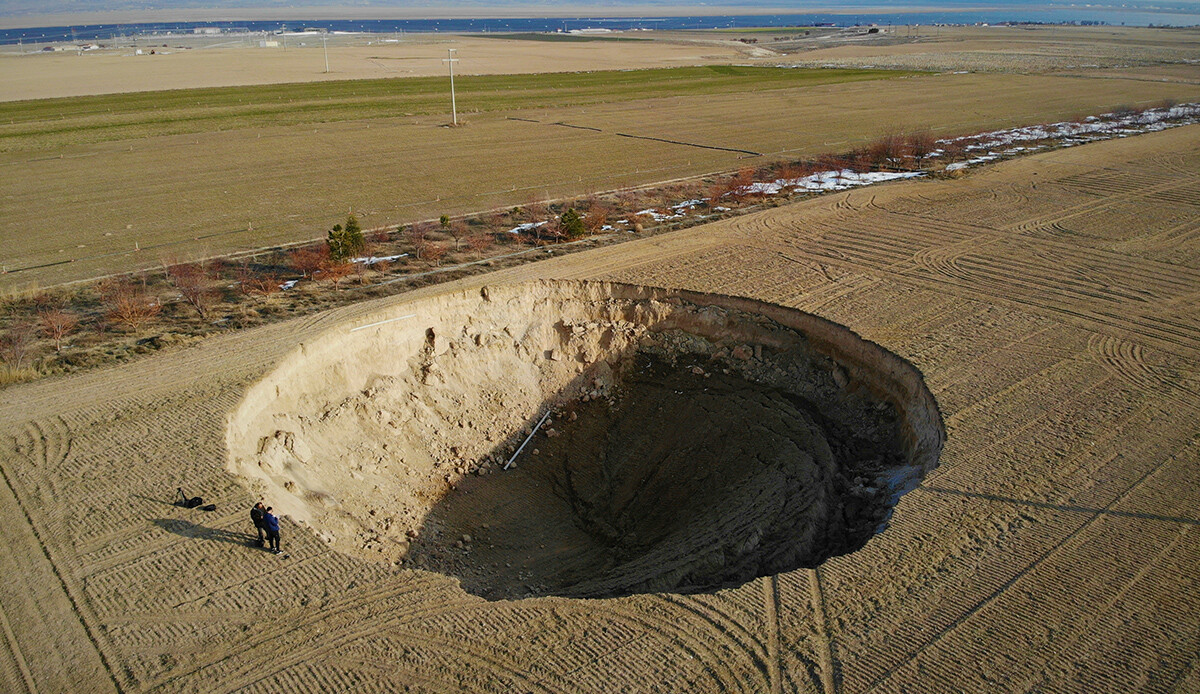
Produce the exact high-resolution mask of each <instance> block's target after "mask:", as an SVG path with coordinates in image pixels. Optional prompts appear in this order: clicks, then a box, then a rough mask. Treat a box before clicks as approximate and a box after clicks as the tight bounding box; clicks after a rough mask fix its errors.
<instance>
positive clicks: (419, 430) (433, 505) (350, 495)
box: [229, 282, 944, 598]
mask: <svg viewBox="0 0 1200 694" xmlns="http://www.w3.org/2000/svg"><path fill="white" fill-rule="evenodd" d="M406 311H409V312H408V313H406V314H403V315H399V316H393V317H382V318H381V321H382V322H381V321H371V322H364V325H361V326H358V328H357V329H353V330H345V329H342V330H338V331H331V333H330V334H327V335H324V336H322V337H320V338H318V339H317V340H315V341H313V343H310V344H306V345H304V346H302V347H301V349H300V350H299V353H298V354H297V355H294V359H293V360H289V361H288V362H286V363H285V364H284V365H283V366H282V367H281V368H280V369H279V370H278V371H277V372H276V373H275V374H272V375H271V376H269V377H268V378H267V379H266V380H264V381H263V382H262V383H260V385H259V386H257V387H256V388H255V389H253V390H252V391H251V393H250V394H249V395H248V396H247V398H246V401H245V402H244V403H243V406H242V407H241V408H240V410H239V412H238V413H237V414H235V416H234V418H233V419H232V421H231V426H230V435H229V446H230V450H231V453H232V459H231V461H232V463H231V464H232V467H233V469H234V470H235V471H236V472H237V473H239V474H240V475H242V476H244V477H247V478H249V479H250V480H251V482H252V484H254V485H257V486H259V488H260V489H261V490H262V491H263V492H264V493H266V494H268V495H269V496H270V497H271V498H273V499H277V500H280V501H279V502H278V505H279V506H280V507H281V508H283V509H284V510H285V512H287V513H289V514H291V515H292V516H293V517H294V518H297V519H300V520H302V521H305V522H308V523H309V524H311V525H312V526H313V527H314V528H316V529H317V530H318V531H319V532H320V533H321V534H322V536H323V537H325V539H326V540H327V541H328V542H330V543H331V544H333V546H334V547H335V548H338V549H340V550H342V551H345V552H350V553H354V554H358V555H362V556H366V557H370V558H374V559H378V560H383V561H390V562H395V563H402V564H407V565H410V566H414V567H417V568H423V569H428V570H433V571H438V572H441V573H444V574H446V575H451V576H455V577H457V578H458V579H459V580H460V581H461V583H462V585H463V588H464V589H465V590H467V591H468V592H471V593H474V594H477V595H482V596H485V597H489V598H514V597H525V596H532V595H544V594H556V595H565V596H573V597H610V596H617V595H627V594H631V593H638V592H661V591H676V592H696V591H702V590H709V589H712V588H716V587H719V586H725V585H730V584H737V583H741V582H745V581H747V580H750V579H753V578H756V577H758V576H763V575H771V574H775V573H780V572H784V571H788V570H791V569H795V568H798V567H802V566H814V565H816V564H819V563H820V562H821V561H823V560H824V559H826V558H828V557H830V556H836V555H838V554H843V553H846V552H849V551H853V550H855V549H857V548H859V547H861V546H862V545H863V544H864V543H865V542H866V541H867V540H868V539H870V537H871V536H872V535H873V534H874V533H875V532H877V531H878V530H880V529H882V528H883V526H884V525H885V523H886V520H887V518H888V516H889V515H890V512H891V508H892V506H893V505H894V504H895V502H896V500H897V499H898V498H899V496H900V494H902V493H903V492H905V491H907V490H908V489H910V488H912V487H913V486H915V485H916V484H917V483H918V482H919V481H920V479H921V478H922V477H923V476H924V474H925V473H927V472H928V470H930V469H932V467H933V466H934V465H936V461H937V456H938V453H939V452H940V449H941V444H942V441H943V440H944V430H943V429H942V424H941V419H940V416H939V415H938V413H937V409H936V405H935V404H934V402H933V399H932V396H930V395H929V393H928V391H927V390H926V389H925V387H924V384H923V383H922V381H921V379H920V376H919V374H918V373H917V372H916V370H915V369H913V368H912V367H911V365H909V364H908V363H907V362H904V361H903V360H901V359H899V358H898V357H895V356H894V355H891V354H890V353H888V352H886V351H885V350H883V349H881V348H879V347H878V346H877V345H874V344H871V343H868V342H865V341H863V340H862V339H861V338H859V337H858V336H856V335H854V334H853V333H851V332H850V331H849V330H847V329H845V328H842V327H840V326H836V325H834V324H832V323H829V322H827V321H823V320H821V319H818V318H816V317H814V316H811V315H808V314H804V313H801V312H799V311H794V310H790V309H783V308H781V307H778V306H770V305H766V304H759V303H757V302H752V301H748V300H743V299H734V298H730V297H718V296H711V295H700V294H692V293H688V292H669V291H666V290H656V289H649V288H643V287H630V286H626V285H613V284H595V283H573V282H556V283H539V284H534V285H522V286H518V287H499V288H487V289H485V290H484V291H483V292H482V293H478V294H474V295H465V294H458V295H450V296H444V297H437V298H435V299H431V300H428V301H426V302H422V303H420V304H414V305H412V306H410V307H408V308H406ZM547 411H549V412H550V413H551V414H550V418H549V420H548V421H546V422H545V423H544V424H543V425H542V427H541V428H540V429H538V431H537V432H536V433H535V434H534V436H533V437H532V439H531V440H530V441H529V443H528V444H527V445H526V447H525V448H524V449H523V450H522V451H521V453H520V455H519V456H518V457H517V458H516V464H515V465H514V466H512V467H511V468H510V469H508V470H504V469H503V463H504V462H506V461H508V460H509V459H510V457H512V455H513V453H514V451H515V450H516V449H517V447H518V446H519V445H520V444H521V443H522V442H523V441H525V439H526V438H527V436H528V434H529V433H530V432H531V431H533V428H534V427H533V425H534V424H535V423H536V422H538V421H540V420H541V419H542V415H543V413H545V412H547Z"/></svg>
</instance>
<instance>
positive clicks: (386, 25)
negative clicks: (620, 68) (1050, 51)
mask: <svg viewBox="0 0 1200 694" xmlns="http://www.w3.org/2000/svg"><path fill="white" fill-rule="evenodd" d="M1005 22H1039V23H1046V24H1079V23H1089V24H1110V25H1127V26H1200V13H1185V12H1148V11H1145V10H1138V9H1129V10H1125V9H1120V8H1112V9H1105V8H1098V7H1069V8H1052V9H1037V8H1028V7H1012V8H997V9H992V10H954V9H947V10H938V11H932V12H864V13H861V14H820V13H803V14H795V13H793V14H774V15H728V16H712V17H577V18H561V17H528V18H505V19H495V18H493V19H377V20H305V21H301V20H296V21H230V22H164V23H146V24H95V25H86V26H57V27H39V28H25V29H3V30H0V45H5V44H16V43H50V42H59V41H108V40H114V39H117V38H121V37H147V36H153V35H162V34H169V33H174V34H191V33H192V32H193V30H195V29H201V28H219V29H222V30H225V31H230V32H266V33H270V32H276V31H295V30H301V29H324V30H327V31H333V32H362V33H377V34H399V33H435V32H445V33H485V32H486V33H521V32H544V31H571V30H579V29H611V30H613V31H622V30H630V29H653V30H660V31H666V30H679V29H722V28H738V27H780V28H783V27H797V26H838V27H847V26H860V25H871V24H876V25H880V26H888V25H907V24H923V25H930V24H1001V23H1005Z"/></svg>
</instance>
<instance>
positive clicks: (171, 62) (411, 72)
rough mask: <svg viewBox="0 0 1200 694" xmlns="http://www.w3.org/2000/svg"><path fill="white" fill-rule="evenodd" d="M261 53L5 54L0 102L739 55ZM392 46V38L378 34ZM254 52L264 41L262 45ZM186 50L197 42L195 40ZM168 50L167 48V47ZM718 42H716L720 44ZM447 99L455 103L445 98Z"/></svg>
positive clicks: (484, 50) (512, 45) (686, 48)
mask: <svg viewBox="0 0 1200 694" xmlns="http://www.w3.org/2000/svg"><path fill="white" fill-rule="evenodd" d="M271 38H272V39H273V40H277V41H280V42H281V44H280V46H279V47H278V48H256V47H250V46H247V45H246V39H244V38H240V39H228V40H226V43H229V44H233V45H232V46H230V45H224V46H222V45H216V46H214V47H211V48H207V47H203V46H201V47H197V48H192V49H190V50H177V49H173V48H172V46H174V45H175V44H176V43H178V42H177V41H176V42H173V41H171V40H169V39H164V40H163V41H162V42H160V43H159V44H158V46H157V48H156V49H155V50H156V53H155V55H150V54H149V51H150V46H149V45H148V44H149V40H148V39H142V40H141V41H140V42H139V45H141V46H142V50H143V54H142V55H136V54H135V50H136V49H134V48H133V47H129V48H119V49H118V48H114V49H106V50H101V51H96V52H88V53H84V54H83V55H79V54H77V53H75V52H61V53H46V54H42V53H35V54H28V53H16V52H14V51H12V50H9V51H6V52H3V53H0V66H3V67H2V68H0V100H4V101H14V100H19V99H44V98H51V97H64V96H82V95H85V94H114V93H124V92H134V91H146V90H155V89H191V88H196V87H230V86H240V85H250V84H278V83H281V82H316V81H321V80H349V79H373V78H380V77H428V76H432V75H439V76H440V75H447V74H448V73H447V70H446V64H445V63H444V62H442V59H443V58H445V57H446V55H447V53H446V49H448V48H453V49H455V50H457V51H458V55H457V56H455V57H457V58H458V59H459V62H458V63H457V64H456V65H455V69H454V72H455V74H458V75H488V74H508V75H511V74H523V73H531V72H574V71H580V70H624V69H635V68H655V67H679V66H681V65H702V64H706V63H713V62H723V63H727V62H729V61H731V60H734V59H737V58H738V57H739V56H740V55H741V53H740V52H739V50H738V49H737V48H736V47H734V46H733V45H731V44H729V43H725V44H723V45H722V44H716V45H713V44H679V43H666V42H662V41H642V40H630V41H619V42H617V41H594V42H581V43H573V42H562V41H553V42H551V41H520V40H510V39H497V38H479V37H472V36H439V35H436V34H411V35H404V36H403V37H401V38H400V39H398V40H396V41H395V42H388V43H377V44H375V45H364V44H366V43H367V41H368V40H369V39H368V38H366V37H357V36H356V37H337V36H335V37H332V40H331V41H329V42H328V46H327V48H328V51H329V71H328V72H326V71H325V52H324V51H323V50H322V46H321V39H320V36H289V37H288V38H287V41H288V46H287V48H286V50H285V49H284V47H283V45H282V39H281V38H280V37H271ZM378 38H379V39H380V40H382V39H384V38H394V37H391V36H385V35H380V36H379V37H378ZM253 40H254V42H255V44H257V42H258V40H259V39H258V37H255V38H254V39H253ZM184 41H188V42H190V41H189V40H188V39H184ZM164 42H165V43H167V44H169V45H168V47H167V48H163V47H162V45H161V44H162V43H164ZM714 43H716V42H714ZM447 98H449V97H448V96H447Z"/></svg>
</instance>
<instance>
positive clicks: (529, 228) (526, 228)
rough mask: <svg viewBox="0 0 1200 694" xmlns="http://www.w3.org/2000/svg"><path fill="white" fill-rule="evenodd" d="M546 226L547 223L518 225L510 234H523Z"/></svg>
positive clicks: (510, 230)
mask: <svg viewBox="0 0 1200 694" xmlns="http://www.w3.org/2000/svg"><path fill="white" fill-rule="evenodd" d="M544 226H546V222H525V223H524V224H518V225H516V226H515V227H513V228H512V229H509V230H508V233H510V234H520V233H521V232H525V231H533V230H534V229H537V228H538V227H544Z"/></svg>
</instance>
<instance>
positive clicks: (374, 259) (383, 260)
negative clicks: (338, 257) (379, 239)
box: [350, 253, 408, 265]
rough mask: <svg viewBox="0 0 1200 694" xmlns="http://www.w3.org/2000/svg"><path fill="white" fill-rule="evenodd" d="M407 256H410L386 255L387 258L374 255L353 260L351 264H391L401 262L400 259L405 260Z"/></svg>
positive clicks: (402, 254)
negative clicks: (395, 261) (394, 261)
mask: <svg viewBox="0 0 1200 694" xmlns="http://www.w3.org/2000/svg"><path fill="white" fill-rule="evenodd" d="M407 255H408V254H407V253H401V254H400V255H385V256H374V255H373V256H370V257H365V258H351V259H350V262H352V263H362V264H363V265H374V264H375V263H390V262H392V261H393V260H399V259H400V258H403V257H405V256H407Z"/></svg>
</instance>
